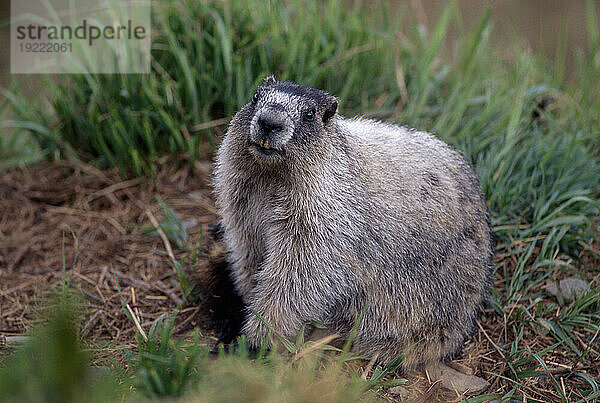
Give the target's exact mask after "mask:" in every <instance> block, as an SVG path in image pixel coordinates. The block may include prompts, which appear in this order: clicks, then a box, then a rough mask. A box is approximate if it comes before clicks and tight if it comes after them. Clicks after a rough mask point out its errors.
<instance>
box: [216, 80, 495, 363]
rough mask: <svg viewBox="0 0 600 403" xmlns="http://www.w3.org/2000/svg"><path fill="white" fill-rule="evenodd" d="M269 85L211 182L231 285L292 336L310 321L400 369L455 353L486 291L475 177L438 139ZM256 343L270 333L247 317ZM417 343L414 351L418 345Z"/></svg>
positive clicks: (485, 235) (486, 259) (224, 147)
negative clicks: (396, 362) (348, 114)
mask: <svg viewBox="0 0 600 403" xmlns="http://www.w3.org/2000/svg"><path fill="white" fill-rule="evenodd" d="M336 111H337V100H336V99H335V98H334V97H333V96H331V95H329V94H327V93H325V92H323V91H320V90H317V89H314V88H310V87H305V86H300V85H296V84H293V83H290V82H280V81H276V80H275V79H274V78H273V77H269V78H268V79H266V80H265V82H264V83H263V84H262V85H261V86H260V87H259V88H258V90H257V92H256V94H255V95H254V98H253V99H252V101H251V102H250V103H248V104H247V105H246V106H244V107H243V108H242V109H241V110H240V111H239V112H238V113H237V114H236V115H235V117H234V118H233V120H232V121H231V124H230V126H229V129H228V131H227V134H226V136H225V138H224V140H223V143H222V144H221V146H220V148H219V150H218V153H217V164H216V169H215V174H214V188H215V193H216V198H217V207H218V210H219V213H220V214H221V216H222V226H223V230H224V241H225V245H226V248H227V253H228V259H229V263H230V264H231V268H232V273H231V276H232V278H233V281H234V284H235V286H236V288H237V290H238V291H239V293H240V294H241V296H242V299H243V301H244V303H245V304H247V305H248V307H249V308H250V309H252V310H254V311H256V312H257V313H258V314H260V315H261V316H262V317H264V318H265V319H266V320H267V321H268V322H270V323H271V324H272V326H273V327H274V329H275V330H277V331H279V332H281V333H282V334H283V335H284V336H286V337H288V338H291V339H295V337H296V335H297V334H298V332H299V331H300V329H301V328H302V326H303V324H304V323H305V322H307V321H317V322H320V323H322V324H324V325H326V326H327V327H328V329H330V330H332V331H335V332H338V333H340V334H341V335H343V336H348V334H349V332H350V330H351V328H352V326H353V325H354V324H355V323H356V322H357V319H358V318H359V315H360V313H361V311H363V310H364V318H363V320H362V322H361V323H360V326H359V328H358V334H357V336H356V338H355V339H354V342H353V350H354V351H355V352H357V353H361V354H365V355H368V356H377V360H378V361H379V362H388V361H389V360H391V359H392V358H394V357H396V356H397V355H399V354H400V353H402V352H403V350H405V349H406V348H408V347H409V346H411V345H414V347H413V348H412V349H411V350H410V352H409V354H408V355H407V357H406V359H405V361H404V369H413V368H418V367H421V366H423V365H428V364H430V363H434V362H440V361H444V360H449V359H452V358H453V357H454V356H455V355H457V354H459V353H460V352H461V349H462V346H463V343H464V341H465V340H466V339H467V338H468V337H469V336H470V335H471V334H472V332H473V330H474V326H475V319H476V316H477V313H478V311H479V310H480V307H481V305H482V302H483V300H484V298H485V295H486V292H487V290H488V288H489V286H490V277H491V256H492V238H491V235H490V224H489V219H488V213H487V209H486V205H485V200H484V197H483V195H482V193H481V191H480V189H479V185H478V180H477V177H476V175H475V173H474V172H473V169H472V168H471V167H470V166H469V164H468V163H467V162H466V161H465V160H464V158H463V157H462V156H461V155H460V154H459V153H458V152H456V151H455V150H454V149H453V148H451V147H450V146H448V145H447V144H445V143H443V142H442V141H440V140H438V139H437V138H436V137H435V136H433V135H431V134H428V133H424V132H419V131H415V130H410V129H406V128H404V127H399V126H396V125H392V124H387V123H380V122H376V121H373V120H368V119H362V118H355V119H347V118H344V117H342V116H339V115H337V113H336ZM243 333H245V334H246V335H247V338H248V340H249V341H250V343H252V344H253V345H256V346H258V345H260V344H261V343H263V342H265V341H266V342H270V340H267V337H268V334H269V331H268V328H267V327H266V326H265V325H264V324H263V323H262V322H261V321H260V320H259V319H258V318H257V317H256V316H255V315H254V314H252V313H248V315H247V317H246V321H245V324H244V328H243ZM415 343H417V344H416V345H415Z"/></svg>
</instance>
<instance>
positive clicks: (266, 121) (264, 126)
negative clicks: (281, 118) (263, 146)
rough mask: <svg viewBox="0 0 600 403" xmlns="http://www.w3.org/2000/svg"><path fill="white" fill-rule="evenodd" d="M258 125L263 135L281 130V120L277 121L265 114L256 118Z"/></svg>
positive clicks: (269, 134)
mask: <svg viewBox="0 0 600 403" xmlns="http://www.w3.org/2000/svg"><path fill="white" fill-rule="evenodd" d="M258 126H259V127H260V129H261V130H262V132H263V135H264V136H271V135H273V134H277V133H279V132H280V131H282V130H283V125H282V124H281V122H277V121H275V120H273V119H270V118H268V117H266V116H261V117H260V119H258Z"/></svg>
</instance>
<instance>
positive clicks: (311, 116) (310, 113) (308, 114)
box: [304, 109, 315, 122]
mask: <svg viewBox="0 0 600 403" xmlns="http://www.w3.org/2000/svg"><path fill="white" fill-rule="evenodd" d="M304 119H306V120H308V121H309V122H312V121H313V120H315V110H314V109H310V110H308V111H306V112H304Z"/></svg>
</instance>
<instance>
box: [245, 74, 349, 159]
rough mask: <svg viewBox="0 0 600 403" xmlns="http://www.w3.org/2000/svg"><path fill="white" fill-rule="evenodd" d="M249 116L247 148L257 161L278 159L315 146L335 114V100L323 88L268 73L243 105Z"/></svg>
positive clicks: (306, 150) (300, 154) (301, 152)
mask: <svg viewBox="0 0 600 403" xmlns="http://www.w3.org/2000/svg"><path fill="white" fill-rule="evenodd" d="M246 108H248V110H247V112H249V113H248V115H247V116H252V118H251V121H250V124H249V130H248V149H249V152H250V153H251V154H252V155H253V156H254V157H255V158H256V159H257V160H259V161H261V162H268V163H277V162H281V161H284V160H286V159H288V158H290V157H291V156H296V157H300V158H302V156H303V155H306V154H304V153H303V151H304V152H308V151H310V149H311V148H312V147H315V146H318V145H319V142H320V141H322V139H323V136H324V134H325V129H326V127H327V124H328V123H329V122H330V120H331V118H332V117H333V116H334V115H335V112H336V110H337V100H336V99H335V98H334V97H333V96H331V95H329V94H327V93H326V92H324V91H321V90H317V89H315V88H311V87H304V86H301V85H297V84H293V83H290V82H287V81H276V80H275V79H274V78H273V77H269V78H267V79H266V80H265V82H264V83H263V84H262V85H261V86H260V87H258V89H257V90H256V93H255V94H254V97H253V98H252V101H251V102H250V103H249V104H248V105H246V107H245V108H244V109H246Z"/></svg>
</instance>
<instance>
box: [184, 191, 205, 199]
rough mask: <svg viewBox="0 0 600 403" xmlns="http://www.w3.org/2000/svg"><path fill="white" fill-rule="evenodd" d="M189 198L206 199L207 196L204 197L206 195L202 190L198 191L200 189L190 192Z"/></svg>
mask: <svg viewBox="0 0 600 403" xmlns="http://www.w3.org/2000/svg"><path fill="white" fill-rule="evenodd" d="M187 197H188V198H190V199H192V200H204V199H206V197H204V195H203V194H202V192H198V191H194V192H190V193H188V195H187Z"/></svg>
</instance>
